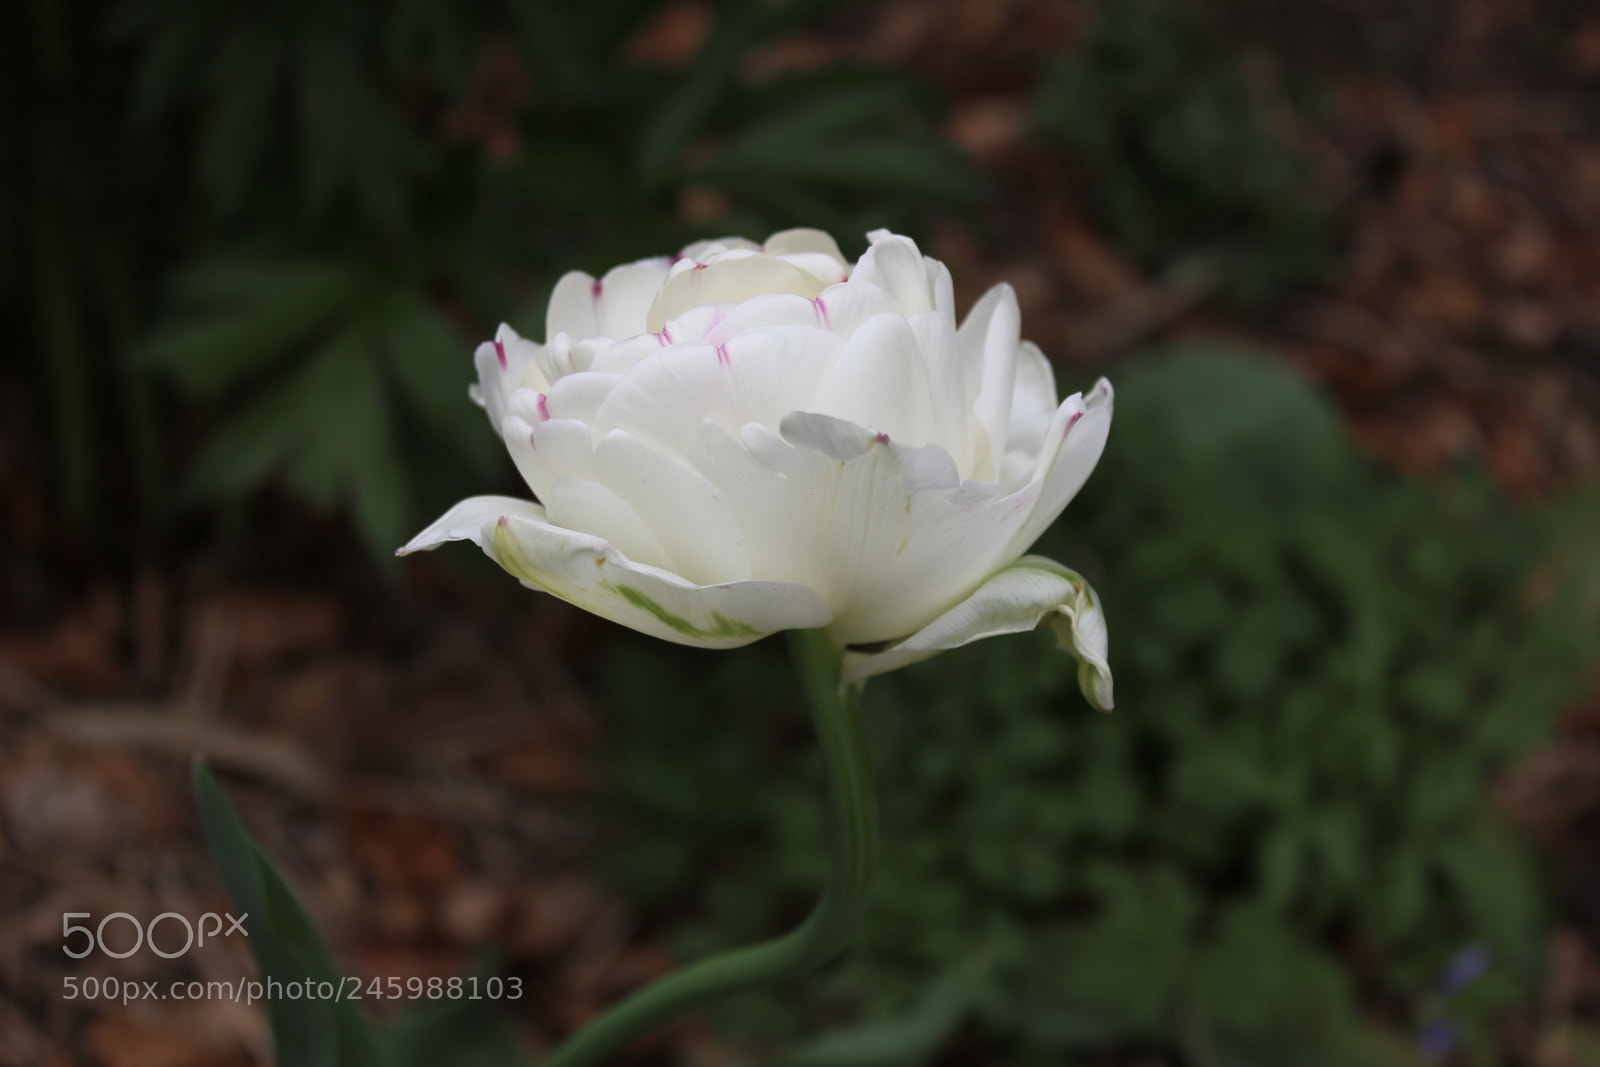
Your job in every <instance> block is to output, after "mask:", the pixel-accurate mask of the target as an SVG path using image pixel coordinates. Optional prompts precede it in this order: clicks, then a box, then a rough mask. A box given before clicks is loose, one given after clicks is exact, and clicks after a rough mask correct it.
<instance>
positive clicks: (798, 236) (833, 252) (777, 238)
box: [761, 227, 848, 267]
mask: <svg viewBox="0 0 1600 1067" xmlns="http://www.w3.org/2000/svg"><path fill="white" fill-rule="evenodd" d="M761 250H762V251H763V252H766V253H767V254H768V255H773V256H793V255H801V254H804V253H819V254H821V255H825V256H827V257H828V258H829V259H831V260H833V261H834V262H835V263H837V264H839V266H840V267H847V266H848V262H847V261H846V260H845V258H844V253H843V252H841V251H839V242H837V241H835V240H834V239H833V235H832V234H830V233H828V232H826V231H825V230H812V229H807V228H805V227H801V228H799V229H794V230H779V231H778V232H777V233H775V234H773V235H772V236H771V237H768V238H767V241H766V243H765V244H763V245H762V246H761Z"/></svg>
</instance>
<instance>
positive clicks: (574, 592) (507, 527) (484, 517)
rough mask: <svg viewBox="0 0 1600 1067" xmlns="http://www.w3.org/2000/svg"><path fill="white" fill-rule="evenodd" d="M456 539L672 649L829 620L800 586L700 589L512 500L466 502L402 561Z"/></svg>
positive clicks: (737, 640)
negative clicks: (669, 644) (671, 645)
mask: <svg viewBox="0 0 1600 1067" xmlns="http://www.w3.org/2000/svg"><path fill="white" fill-rule="evenodd" d="M461 540H470V541H474V542H476V543H477V544H478V546H479V547H480V548H482V549H483V550H484V552H485V553H487V554H488V555H489V556H490V558H492V559H494V560H495V561H496V562H497V563H499V564H500V565H501V566H502V567H504V568H505V569H506V570H507V571H509V572H510V573H511V574H512V575H514V576H515V577H516V578H518V579H520V580H521V581H522V582H523V584H525V585H528V586H530V587H532V588H535V589H543V590H545V591H546V592H549V593H552V594H554V595H556V596H558V597H560V598H561V599H563V600H566V601H568V602H569V603H572V604H576V605H577V606H578V607H581V608H584V609H585V610H588V611H592V612H594V613H595V614H596V615H600V616H602V617H604V618H607V619H610V620H612V621H613V622H617V623H620V624H622V625H623V626H628V627H632V628H633V629H635V630H639V631H641V632H642V633H646V634H650V635H651V636H653V637H659V638H662V639H664V640H667V641H674V642H676V643H678V644H684V645H696V646H699V647H702V648H736V647H738V646H740V645H747V644H749V643H750V642H752V641H755V640H758V639H759V638H761V637H764V636H766V635H767V634H769V633H773V632H776V631H778V630H791V629H815V628H818V627H822V626H826V625H828V623H829V622H831V621H832V614H831V613H830V612H829V610H828V607H827V605H826V604H825V603H823V601H822V599H821V598H820V597H819V596H817V594H816V593H815V592H814V591H813V590H811V589H808V588H806V587H805V586H797V585H787V584H784V583H781V582H754V581H752V582H732V583H728V584H724V585H713V586H697V585H694V584H693V583H690V582H688V581H686V580H684V579H683V578H681V577H679V576H677V575H675V574H672V573H670V572H668V571H663V570H659V569H657V568H654V567H648V566H642V565H640V564H638V563H636V562H634V561H632V560H629V559H628V558H627V557H626V556H624V555H623V554H621V553H620V552H618V551H617V549H616V548H615V546H613V545H608V544H606V543H605V542H604V541H603V540H601V539H600V538H597V537H592V536H589V535H588V534H581V533H575V532H573V531H571V530H564V529H561V528H559V527H556V526H552V525H551V524H550V523H549V522H548V521H547V520H546V517H545V511H544V509H543V508H541V507H540V506H539V505H538V504H535V503H532V502H531V501H527V500H517V499H515V498H512V497H494V496H484V497H473V498H471V499H469V500H463V501H462V502H461V503H459V504H457V505H456V506H455V507H453V508H451V509H450V510H449V511H448V512H446V513H445V514H444V516H442V517H441V518H440V519H439V520H438V521H437V522H435V523H434V524H433V525H432V526H429V527H428V528H427V529H426V530H424V531H423V532H422V533H420V534H418V535H417V536H416V537H415V538H413V539H412V540H411V542H410V543H409V544H407V545H406V546H405V547H404V548H402V549H401V550H400V553H401V554H402V555H404V554H406V553H410V552H417V551H420V550H423V549H430V548H434V547H435V546H437V545H439V544H441V543H443V542H445V541H461Z"/></svg>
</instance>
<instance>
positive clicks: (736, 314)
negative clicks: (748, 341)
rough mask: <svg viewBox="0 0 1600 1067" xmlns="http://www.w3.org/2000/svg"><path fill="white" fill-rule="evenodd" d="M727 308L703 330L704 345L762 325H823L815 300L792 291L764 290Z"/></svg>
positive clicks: (723, 340)
mask: <svg viewBox="0 0 1600 1067" xmlns="http://www.w3.org/2000/svg"><path fill="white" fill-rule="evenodd" d="M728 308H729V310H728V313H727V315H725V316H723V317H722V318H721V319H720V320H719V321H718V322H717V323H716V325H714V326H712V327H711V328H710V329H708V330H707V331H706V332H705V335H704V338H703V340H704V341H705V343H706V344H708V345H720V344H722V343H723V342H725V341H727V340H728V339H729V338H731V337H736V336H738V335H739V334H741V333H743V332H744V331H746V330H754V329H758V328H760V327H764V326H806V327H811V328H822V327H823V320H822V312H821V311H820V310H819V309H818V307H817V301H815V300H807V299H806V298H805V297H803V296H796V295H795V294H793V293H768V294H766V295H765V296H757V297H752V298H751V299H749V300H746V301H745V302H744V303H742V304H734V305H729V306H728Z"/></svg>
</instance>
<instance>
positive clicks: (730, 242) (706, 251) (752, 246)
mask: <svg viewBox="0 0 1600 1067" xmlns="http://www.w3.org/2000/svg"><path fill="white" fill-rule="evenodd" d="M732 250H743V251H746V252H759V251H761V246H760V245H758V244H756V243H755V242H754V241H751V240H749V239H747V238H744V237H716V238H713V239H711V240H709V241H696V242H694V243H693V244H688V245H684V246H683V249H682V250H681V251H680V252H679V253H678V261H682V260H685V259H687V260H690V261H698V260H702V259H709V258H710V257H712V256H714V255H720V254H722V253H725V252H728V251H732ZM674 265H676V263H675V264H674Z"/></svg>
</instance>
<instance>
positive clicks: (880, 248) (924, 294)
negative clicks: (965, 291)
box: [850, 230, 934, 315]
mask: <svg viewBox="0 0 1600 1067" xmlns="http://www.w3.org/2000/svg"><path fill="white" fill-rule="evenodd" d="M873 232H874V233H878V232H880V231H876V230H875V231H873ZM869 236H870V235H869ZM850 280H851V281H852V282H866V283H868V284H870V285H876V286H877V287H878V288H880V289H882V290H883V291H884V292H886V293H888V294H889V295H890V296H892V297H894V299H895V302H896V303H898V304H899V305H900V310H901V311H902V312H903V313H905V314H907V315H913V314H915V313H917V312H918V311H932V310H933V309H934V295H933V288H932V286H930V285H929V283H928V271H927V267H926V266H924V264H923V262H922V253H921V252H919V251H917V246H916V243H915V242H914V241H912V240H911V238H909V237H899V236H895V235H893V234H890V235H888V236H885V237H882V238H881V239H878V240H874V241H873V244H872V247H870V248H868V249H867V250H866V251H865V252H864V253H862V255H861V259H860V261H859V262H857V263H856V268H855V270H853V271H851V272H850Z"/></svg>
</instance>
